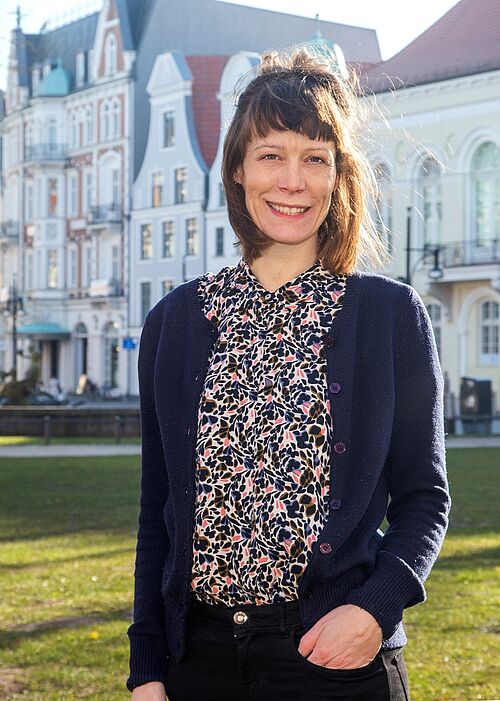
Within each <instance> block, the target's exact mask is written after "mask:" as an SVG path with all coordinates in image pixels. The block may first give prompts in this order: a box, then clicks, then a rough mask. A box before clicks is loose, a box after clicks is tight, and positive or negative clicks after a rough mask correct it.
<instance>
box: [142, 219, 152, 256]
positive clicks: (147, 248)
mask: <svg viewBox="0 0 500 701" xmlns="http://www.w3.org/2000/svg"><path fill="white" fill-rule="evenodd" d="M152 257H153V227H152V225H151V224H141V259H142V260H148V259H150V258H152Z"/></svg>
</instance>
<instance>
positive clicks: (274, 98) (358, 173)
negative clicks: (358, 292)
mask: <svg viewBox="0 0 500 701" xmlns="http://www.w3.org/2000/svg"><path fill="white" fill-rule="evenodd" d="M355 87H356V76H355V75H354V73H351V74H350V77H349V78H348V80H347V81H345V80H343V78H342V77H341V76H340V75H339V73H338V72H337V71H336V70H335V68H332V61H329V60H328V58H327V57H325V58H322V57H321V56H315V55H314V54H313V53H312V51H311V50H310V49H308V48H305V47H297V48H295V49H292V50H290V51H287V52H285V53H277V52H276V51H269V52H267V53H265V54H263V56H262V61H261V63H260V64H259V66H258V73H257V75H256V77H254V78H253V80H251V82H250V83H249V84H248V85H247V86H246V88H245V89H244V90H243V92H241V94H240V95H239V98H238V99H237V104H236V112H235V114H234V117H233V119H232V121H231V124H230V125H229V128H228V131H227V133H226V137H225V139H224V150H223V160H222V182H223V184H224V189H225V193H226V198H227V208H228V215H229V221H230V223H231V226H232V228H233V230H234V231H235V233H236V236H237V237H238V241H237V242H236V246H238V247H241V249H242V256H243V258H244V259H245V260H246V261H247V262H248V263H251V262H252V261H253V260H255V258H259V257H260V256H261V255H262V253H261V252H262V251H263V250H264V249H266V248H267V247H268V246H270V245H271V244H272V241H271V240H270V239H268V237H267V236H266V235H265V234H264V233H263V232H262V231H260V230H259V229H258V228H257V227H256V226H255V224H254V222H253V221H252V219H251V217H250V215H249V213H248V210H247V208H246V205H245V192H244V189H243V187H242V186H241V185H239V184H238V183H236V182H235V176H236V173H237V170H238V169H239V168H240V167H241V165H242V164H243V159H244V157H245V153H246V149H247V146H248V144H249V142H250V141H251V139H252V138H253V137H255V136H258V137H265V136H267V134H268V133H269V132H270V131H286V130H291V131H294V132H297V133H300V134H303V135H304V136H307V137H308V138H310V139H320V140H322V141H332V142H333V143H334V144H335V149H336V159H335V165H336V168H337V173H338V184H337V187H336V188H335V191H334V193H333V194H332V198H331V206H330V211H329V212H328V214H327V216H326V218H325V220H324V222H323V223H322V224H321V226H320V227H319V229H318V257H319V258H322V261H323V265H324V267H326V268H327V269H329V270H330V271H331V272H336V273H342V274H344V273H345V274H350V273H351V272H353V270H354V269H355V268H356V267H357V265H358V262H359V260H360V259H362V260H363V261H364V262H367V263H368V264H369V265H372V266H379V265H380V266H383V265H384V264H385V261H386V255H387V254H386V250H385V246H384V243H383V241H382V239H381V238H380V236H379V234H378V232H377V230H376V228H375V226H374V224H373V222H372V220H371V217H370V215H369V212H368V198H369V197H370V195H371V196H373V195H374V193H375V188H376V185H375V180H374V177H373V173H372V170H371V168H370V165H369V164H368V161H367V160H366V158H365V157H364V155H363V154H362V152H361V150H360V148H359V146H358V145H357V143H356V139H355V137H356V133H357V131H358V129H359V124H360V121H361V119H360V116H361V110H360V105H359V101H358V100H357V97H356V92H355Z"/></svg>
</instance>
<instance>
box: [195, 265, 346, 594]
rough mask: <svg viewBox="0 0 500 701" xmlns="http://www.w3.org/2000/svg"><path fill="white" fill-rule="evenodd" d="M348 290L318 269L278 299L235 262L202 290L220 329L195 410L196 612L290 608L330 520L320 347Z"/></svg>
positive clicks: (208, 278)
mask: <svg viewBox="0 0 500 701" xmlns="http://www.w3.org/2000/svg"><path fill="white" fill-rule="evenodd" d="M345 284H346V276H345V275H337V274H332V273H330V272H329V271H328V270H326V269H325V268H323V266H322V263H321V259H319V258H318V259H317V260H316V261H315V263H314V264H313V265H312V266H311V267H310V268H309V269H308V270H306V271H304V272H303V273H301V274H300V275H298V276H296V277H295V278H294V279H293V280H290V281H288V282H287V283H285V284H284V285H282V286H281V287H280V288H279V289H277V290H276V291H274V292H270V291H268V290H266V289H265V288H264V287H263V285H261V283H260V282H259V281H258V280H257V278H256V277H255V275H254V274H253V272H252V270H251V268H250V266H249V265H248V263H246V262H245V261H244V259H243V258H240V260H239V262H238V264H237V265H235V266H227V267H225V268H223V269H222V270H220V271H219V272H218V273H210V272H209V273H205V274H204V275H202V276H200V278H199V284H198V294H199V297H200V302H201V304H202V308H203V310H204V313H205V316H206V317H207V318H208V319H210V320H211V321H213V322H214V323H216V324H217V325H218V327H219V336H218V339H217V341H216V343H215V346H214V347H213V349H212V351H211V354H210V357H209V360H208V371H207V375H206V378H205V383H204V388H203V391H202V394H201V398H200V404H199V408H198V433H197V442H196V495H197V496H196V505H195V524H194V538H193V568H192V581H191V589H192V591H193V593H194V596H195V597H196V598H197V599H199V600H200V601H205V602H207V603H213V604H216V603H223V604H226V605H228V606H236V605H241V604H268V603H276V602H279V601H287V600H293V599H297V590H298V583H299V580H300V577H301V575H302V573H303V571H304V569H305V568H306V565H307V562H308V558H309V554H310V553H311V550H312V546H313V544H314V542H315V541H316V539H317V537H318V535H319V533H320V532H321V530H322V528H323V525H324V523H325V521H326V518H327V516H328V510H327V505H328V493H329V480H330V454H329V446H330V434H331V431H332V428H333V426H332V420H331V416H330V406H329V398H328V384H327V375H326V371H327V368H326V357H325V356H324V355H323V353H322V352H321V349H322V343H321V337H322V336H323V334H325V333H327V332H328V331H329V330H330V327H331V325H332V322H333V319H334V317H335V315H336V314H337V313H338V311H339V309H340V308H341V306H342V298H343V295H344V293H345Z"/></svg>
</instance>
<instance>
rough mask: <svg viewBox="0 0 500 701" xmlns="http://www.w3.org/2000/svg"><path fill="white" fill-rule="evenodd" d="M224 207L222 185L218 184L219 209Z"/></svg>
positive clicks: (224, 200) (224, 193) (224, 199)
mask: <svg viewBox="0 0 500 701" xmlns="http://www.w3.org/2000/svg"><path fill="white" fill-rule="evenodd" d="M225 206H226V192H225V190H224V185H223V184H222V183H219V207H225Z"/></svg>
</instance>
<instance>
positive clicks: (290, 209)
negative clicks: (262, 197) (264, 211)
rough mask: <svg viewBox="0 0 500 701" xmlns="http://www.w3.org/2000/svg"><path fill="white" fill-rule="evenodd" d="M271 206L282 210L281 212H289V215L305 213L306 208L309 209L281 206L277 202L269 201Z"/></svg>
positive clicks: (278, 210) (279, 210)
mask: <svg viewBox="0 0 500 701" xmlns="http://www.w3.org/2000/svg"><path fill="white" fill-rule="evenodd" d="M268 204H269V206H270V207H271V208H272V209H274V210H276V211H277V212H281V214H289V215H292V216H293V215H294V214H303V213H304V212H305V211H306V210H308V209H309V207H280V206H279V205H277V204H272V203H271V202H268Z"/></svg>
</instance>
